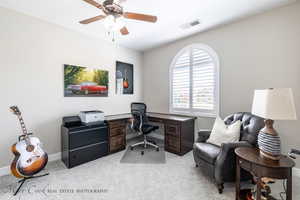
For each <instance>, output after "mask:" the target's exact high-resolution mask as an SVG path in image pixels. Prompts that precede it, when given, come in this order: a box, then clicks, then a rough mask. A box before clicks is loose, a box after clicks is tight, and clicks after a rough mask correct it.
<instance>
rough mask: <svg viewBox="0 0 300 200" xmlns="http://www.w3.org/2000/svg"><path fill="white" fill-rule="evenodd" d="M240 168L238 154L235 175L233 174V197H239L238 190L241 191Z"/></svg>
mask: <svg viewBox="0 0 300 200" xmlns="http://www.w3.org/2000/svg"><path fill="white" fill-rule="evenodd" d="M240 181H241V168H240V160H239V158H238V156H236V176H235V199H236V200H239V199H240V191H241V183H240Z"/></svg>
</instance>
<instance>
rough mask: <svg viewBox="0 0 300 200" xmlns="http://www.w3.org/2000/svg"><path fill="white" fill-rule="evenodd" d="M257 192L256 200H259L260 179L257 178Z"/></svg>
mask: <svg viewBox="0 0 300 200" xmlns="http://www.w3.org/2000/svg"><path fill="white" fill-rule="evenodd" d="M256 184H257V191H256V200H261V186H262V182H261V177H257V183H256Z"/></svg>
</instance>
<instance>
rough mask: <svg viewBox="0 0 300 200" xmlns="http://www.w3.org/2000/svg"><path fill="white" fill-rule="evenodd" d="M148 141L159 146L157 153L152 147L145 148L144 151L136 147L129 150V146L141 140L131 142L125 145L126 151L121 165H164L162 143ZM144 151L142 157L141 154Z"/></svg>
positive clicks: (164, 157) (164, 156)
mask: <svg viewBox="0 0 300 200" xmlns="http://www.w3.org/2000/svg"><path fill="white" fill-rule="evenodd" d="M149 140H150V141H155V142H156V144H157V145H158V146H159V151H156V149H155V148H154V147H151V146H147V148H146V149H144V148H143V146H136V147H134V149H133V150H131V149H130V144H134V143H136V142H139V141H142V140H132V141H130V142H129V144H128V145H127V149H126V151H125V153H124V155H123V157H122V158H121V161H120V162H121V163H131V164H165V163H166V153H165V150H164V144H163V142H161V141H159V140H154V139H152V138H151V139H149ZM142 151H144V155H142V154H141V152H142Z"/></svg>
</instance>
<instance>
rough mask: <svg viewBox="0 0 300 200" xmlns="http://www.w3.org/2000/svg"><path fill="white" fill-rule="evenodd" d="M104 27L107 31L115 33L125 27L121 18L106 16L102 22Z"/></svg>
mask: <svg viewBox="0 0 300 200" xmlns="http://www.w3.org/2000/svg"><path fill="white" fill-rule="evenodd" d="M103 24H104V27H105V28H106V29H107V30H108V31H113V32H117V31H119V30H120V29H121V28H123V27H124V26H125V22H124V19H123V17H114V16H113V15H108V16H107V17H106V18H105V19H104V21H103Z"/></svg>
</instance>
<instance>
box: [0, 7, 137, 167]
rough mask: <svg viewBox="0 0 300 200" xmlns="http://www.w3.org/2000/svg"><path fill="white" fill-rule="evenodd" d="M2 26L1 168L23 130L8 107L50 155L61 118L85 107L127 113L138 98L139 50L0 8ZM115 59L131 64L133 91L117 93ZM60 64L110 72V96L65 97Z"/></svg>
mask: <svg viewBox="0 0 300 200" xmlns="http://www.w3.org/2000/svg"><path fill="white" fill-rule="evenodd" d="M0 27H1V31H0V67H1V71H0V85H1V100H0V122H1V134H0V135H1V138H0V168H1V167H3V166H7V165H9V163H10V161H11V160H12V159H13V155H12V153H11V152H10V146H11V145H12V144H13V143H15V142H16V141H17V137H18V135H20V134H21V131H20V128H19V124H18V122H17V118H16V116H13V115H12V114H11V113H10V112H9V110H8V107H9V106H11V105H14V104H16V105H18V106H19V107H20V109H21V111H22V112H23V115H24V119H25V122H26V125H27V127H28V129H29V130H32V131H33V132H34V133H35V135H36V136H37V137H39V138H40V139H41V141H42V142H43V143H44V147H45V150H46V151H47V152H48V153H49V154H53V153H57V152H60V124H61V117H62V116H65V115H74V114H78V112H79V111H81V110H89V109H100V110H103V111H104V112H105V114H116V113H125V112H129V108H130V103H131V102H132V101H140V100H142V72H141V70H142V55H141V53H139V52H136V51H132V50H129V49H125V48H121V47H117V46H116V45H115V44H111V43H108V42H105V41H102V40H98V39H94V38H90V37H87V36H85V35H82V34H80V33H77V32H74V31H71V30H68V29H65V28H62V27H60V26H57V25H53V24H50V23H46V22H44V21H41V20H38V19H36V18H33V17H29V16H26V15H23V14H19V13H17V12H14V11H10V10H7V9H3V8H0ZM116 60H120V61H123V62H129V63H132V64H134V69H135V71H134V77H135V86H134V90H135V91H134V95H124V96H117V95H115V65H116V64H115V62H116ZM63 64H74V65H79V66H87V67H95V68H101V69H105V70H109V87H110V90H109V97H106V98H105V97H96V98H93V97H88V98H78V97H77V98H70V97H68V98H64V97H63Z"/></svg>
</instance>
